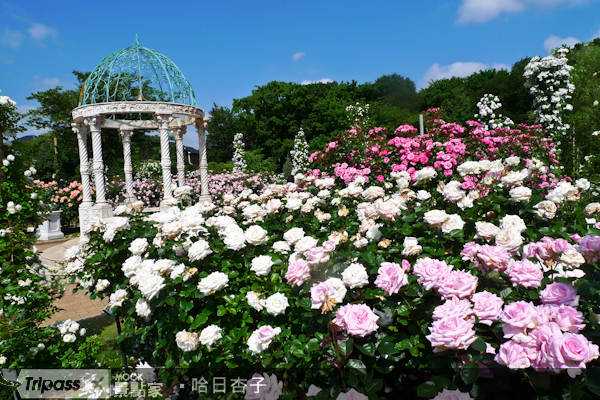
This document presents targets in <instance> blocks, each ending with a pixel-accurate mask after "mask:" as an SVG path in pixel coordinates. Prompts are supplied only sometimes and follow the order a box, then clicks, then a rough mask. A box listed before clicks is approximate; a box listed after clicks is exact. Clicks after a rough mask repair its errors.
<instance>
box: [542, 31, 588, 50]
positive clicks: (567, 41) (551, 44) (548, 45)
mask: <svg viewBox="0 0 600 400" xmlns="http://www.w3.org/2000/svg"><path fill="white" fill-rule="evenodd" d="M579 42H580V40H579V39H577V38H574V37H573V36H569V37H566V38H561V37H558V36H554V35H550V36H549V37H548V38H547V39H546V40H544V48H545V49H546V51H547V52H548V53H550V52H551V51H552V49H555V48H557V47H560V46H561V45H563V44H564V45H566V46H568V47H571V46H573V45H574V44H576V43H579Z"/></svg>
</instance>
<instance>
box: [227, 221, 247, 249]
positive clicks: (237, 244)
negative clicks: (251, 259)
mask: <svg viewBox="0 0 600 400" xmlns="http://www.w3.org/2000/svg"><path fill="white" fill-rule="evenodd" d="M224 234H225V239H223V243H225V246H226V247H227V248H228V249H230V250H234V251H238V250H241V249H243V248H244V247H246V236H245V235H244V230H243V229H242V228H240V227H238V226H237V225H236V226H235V227H233V226H230V227H229V228H228V229H226V230H225V232H224Z"/></svg>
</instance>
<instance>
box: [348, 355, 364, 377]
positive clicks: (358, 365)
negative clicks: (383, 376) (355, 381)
mask: <svg viewBox="0 0 600 400" xmlns="http://www.w3.org/2000/svg"><path fill="white" fill-rule="evenodd" d="M347 365H348V367H349V368H350V369H352V370H355V371H356V372H358V373H359V374H361V375H366V374H367V366H366V365H365V364H364V363H363V362H362V361H360V360H357V359H355V358H353V359H351V360H348V364H347Z"/></svg>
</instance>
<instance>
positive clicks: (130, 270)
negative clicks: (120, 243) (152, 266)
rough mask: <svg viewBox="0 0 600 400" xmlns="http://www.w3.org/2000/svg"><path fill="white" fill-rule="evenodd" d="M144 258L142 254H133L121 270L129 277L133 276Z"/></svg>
mask: <svg viewBox="0 0 600 400" xmlns="http://www.w3.org/2000/svg"><path fill="white" fill-rule="evenodd" d="M141 264H142V258H141V257H140V256H131V257H129V258H128V259H127V260H125V262H124V263H123V265H122V266H121V270H122V271H123V273H124V274H125V276H126V277H127V278H131V276H132V275H134V274H135V273H136V271H137V270H138V269H139V268H140V267H141Z"/></svg>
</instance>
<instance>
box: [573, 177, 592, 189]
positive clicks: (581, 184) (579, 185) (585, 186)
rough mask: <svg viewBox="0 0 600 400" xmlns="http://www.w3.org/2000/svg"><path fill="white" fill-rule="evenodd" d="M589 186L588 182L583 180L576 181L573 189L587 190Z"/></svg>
mask: <svg viewBox="0 0 600 400" xmlns="http://www.w3.org/2000/svg"><path fill="white" fill-rule="evenodd" d="M590 186H591V184H590V181H588V180H587V179H585V178H581V179H577V180H576V181H575V187H577V188H579V189H581V190H588V189H589V188H590Z"/></svg>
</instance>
